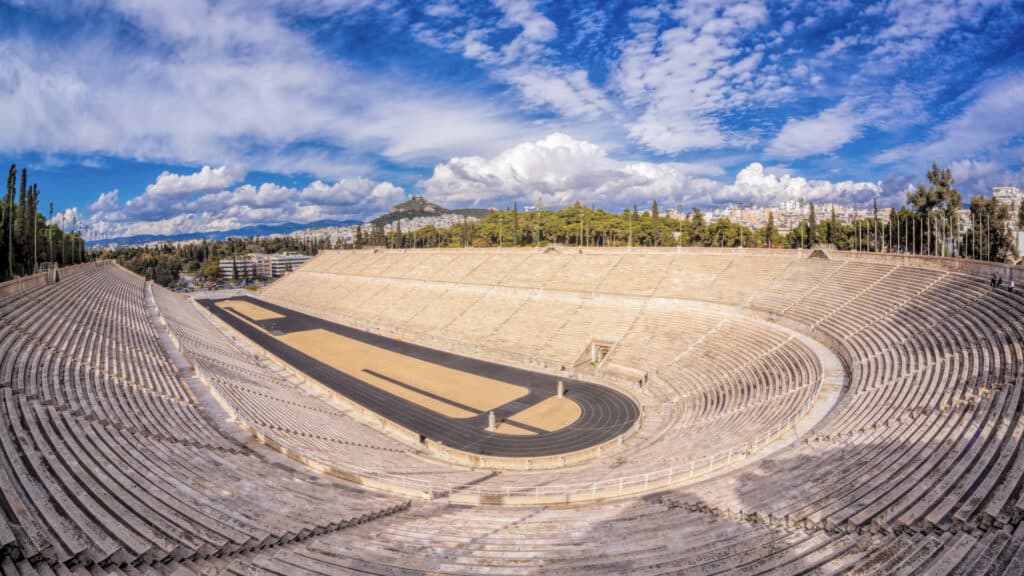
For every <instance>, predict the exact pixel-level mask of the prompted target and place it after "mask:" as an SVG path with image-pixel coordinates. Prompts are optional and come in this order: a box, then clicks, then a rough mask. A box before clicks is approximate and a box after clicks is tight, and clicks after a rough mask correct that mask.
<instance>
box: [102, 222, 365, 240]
mask: <svg viewBox="0 0 1024 576" xmlns="http://www.w3.org/2000/svg"><path fill="white" fill-rule="evenodd" d="M356 224H362V222H359V221H358V220H317V221H315V222H306V223H304V224H299V223H297V222H286V223H284V224H255V225H252V226H245V227H243V228H235V229H234V230H214V231H209V232H189V233H186V234H140V235H137V236H125V237H121V238H110V239H107V240H90V241H89V242H87V243H86V244H87V245H89V246H95V245H97V244H100V245H106V244H111V243H113V244H117V245H119V246H135V245H139V244H147V243H149V242H179V241H182V240H200V239H203V238H205V239H207V240H225V239H227V238H248V237H250V236H269V235H270V234H288V233H289V232H295V231H296V230H307V229H309V228H327V227H330V226H354V225H356Z"/></svg>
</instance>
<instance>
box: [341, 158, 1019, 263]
mask: <svg viewBox="0 0 1024 576" xmlns="http://www.w3.org/2000/svg"><path fill="white" fill-rule="evenodd" d="M927 178H928V182H929V185H927V186H926V185H924V184H920V185H918V187H917V189H916V190H914V191H912V192H910V193H908V194H907V203H906V205H904V206H902V207H900V208H899V209H898V210H893V211H892V212H891V214H890V215H888V216H887V217H883V216H880V215H879V210H878V205H877V201H876V203H875V205H874V210H873V211H872V212H871V214H870V215H869V216H868V217H864V218H858V219H856V220H854V221H853V222H852V223H849V224H844V223H841V222H840V221H839V220H838V219H837V217H836V214H835V211H834V210H832V211H831V212H830V213H829V214H818V213H816V210H815V206H814V204H813V203H811V204H810V206H809V207H808V208H809V210H808V212H809V213H808V215H807V217H806V218H804V219H803V220H802V221H801V222H800V223H799V224H798V225H797V226H796V228H794V229H793V230H791V231H790V232H789V233H788V234H787V235H783V234H782V233H780V232H779V230H778V228H777V227H776V225H775V220H774V215H773V214H772V213H771V212H769V213H768V219H767V222H766V223H765V225H764V226H762V227H760V228H757V229H751V228H749V227H747V226H743V225H740V224H737V223H734V222H732V221H730V220H728V219H725V218H722V219H718V220H715V221H713V222H709V221H708V219H707V217H706V216H705V215H704V213H703V212H701V210H700V209H699V208H694V209H692V210H691V211H690V212H689V213H688V214H686V215H685V216H684V217H682V218H666V217H664V216H663V215H661V214H660V213H659V210H658V203H657V201H654V202H652V204H651V206H650V208H649V209H646V210H643V211H640V210H638V208H637V207H636V206H634V207H633V208H632V209H626V210H624V211H623V212H621V213H615V212H606V211H605V210H601V209H595V208H592V207H587V206H583V205H581V204H579V203H577V204H576V205H574V206H570V207H567V208H562V209H560V210H542V211H531V212H521V211H520V210H519V208H518V206H517V205H516V204H513V205H512V206H511V207H508V208H506V209H504V210H497V211H492V212H491V213H490V214H488V215H487V216H486V217H484V218H482V219H480V220H477V221H469V220H468V219H464V220H463V222H461V223H458V224H455V225H453V226H451V227H449V228H443V229H439V228H435V227H432V226H428V227H426V228H420V229H417V230H415V231H411V232H403V231H402V229H401V222H399V223H398V225H397V226H396V229H394V230H390V231H387V232H385V230H384V228H383V227H382V226H374V225H368V226H366V227H365V229H364V228H363V227H360V228H359V229H358V230H357V233H356V237H355V241H354V242H353V244H352V245H351V246H350V247H352V248H362V247H365V246H383V247H388V248H432V247H470V246H472V247H490V246H544V245H548V244H563V245H568V246H707V247H741V246H742V247H788V248H800V247H804V248H809V247H811V246H814V245H816V244H831V245H833V246H834V247H835V248H837V249H839V250H861V251H869V252H898V253H910V254H928V255H936V256H959V257H963V258H975V259H979V260H991V261H999V262H1005V261H1009V260H1012V259H1014V258H1015V257H1016V244H1015V240H1014V235H1013V232H1012V228H1013V227H1014V226H1015V225H1017V224H1018V223H1024V203H1022V211H1021V213H1020V214H1018V215H1014V216H1015V218H1016V221H1011V215H1010V214H1009V211H1008V209H1007V208H1006V206H1005V205H1003V204H1001V203H999V202H998V201H996V200H994V199H992V198H985V197H984V196H974V197H973V198H972V199H971V202H970V210H971V217H970V219H969V220H966V221H961V218H960V213H959V208H960V206H961V204H962V199H961V196H960V192H959V191H957V189H956V188H955V187H954V186H953V184H954V180H953V176H952V173H951V172H950V170H949V169H940V168H939V167H938V166H936V165H935V164H933V165H932V169H931V170H930V171H929V172H928V175H927Z"/></svg>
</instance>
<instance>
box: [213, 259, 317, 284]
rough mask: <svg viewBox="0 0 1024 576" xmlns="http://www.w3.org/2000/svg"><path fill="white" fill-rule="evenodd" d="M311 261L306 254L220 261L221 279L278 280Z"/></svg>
mask: <svg viewBox="0 0 1024 576" xmlns="http://www.w3.org/2000/svg"><path fill="white" fill-rule="evenodd" d="M309 259H310V256H306V255H305V254H246V255H245V256H238V257H235V258H225V259H222V260H221V261H220V277H221V278H223V279H224V280H239V279H244V278H276V277H278V276H284V275H285V274H287V273H288V272H291V271H292V270H295V269H296V268H298V267H299V266H302V265H303V264H305V263H306V261H307V260H309Z"/></svg>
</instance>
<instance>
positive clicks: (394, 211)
mask: <svg viewBox="0 0 1024 576" xmlns="http://www.w3.org/2000/svg"><path fill="white" fill-rule="evenodd" d="M489 213H490V210H489V209H486V208H455V209H448V208H445V207H443V206H439V205H437V204H434V203H433V202H431V201H429V200H427V199H426V198H424V197H423V196H411V197H410V198H409V199H408V200H406V201H405V202H401V203H399V204H395V205H394V206H392V207H391V210H390V211H389V212H388V213H387V214H383V215H381V216H378V217H376V218H374V219H373V220H370V222H369V224H380V225H381V226H386V225H388V224H391V223H392V222H396V221H398V220H404V219H406V218H416V217H417V216H439V215H441V214H459V215H465V216H472V217H474V218H483V217H485V216H487V214H489Z"/></svg>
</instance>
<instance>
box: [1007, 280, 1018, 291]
mask: <svg viewBox="0 0 1024 576" xmlns="http://www.w3.org/2000/svg"><path fill="white" fill-rule="evenodd" d="M1014 288H1016V286H1015V285H1014V283H1013V278H1010V284H1009V285H1007V286H1006V289H1007V290H1009V291H1010V294H1013V289H1014Z"/></svg>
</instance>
